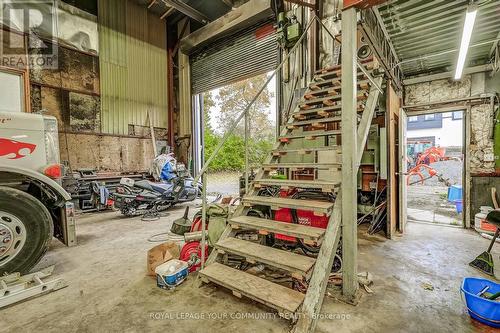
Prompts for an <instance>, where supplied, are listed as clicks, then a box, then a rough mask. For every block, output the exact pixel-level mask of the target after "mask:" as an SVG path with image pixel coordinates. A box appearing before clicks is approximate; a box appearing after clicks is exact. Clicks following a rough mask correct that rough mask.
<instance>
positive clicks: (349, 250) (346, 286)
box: [342, 8, 358, 299]
mask: <svg viewBox="0 0 500 333" xmlns="http://www.w3.org/2000/svg"><path fill="white" fill-rule="evenodd" d="M356 50H357V19H356V9H355V8H349V9H345V10H343V11H342V222H343V223H342V291H343V294H344V296H345V297H347V298H349V299H354V298H355V296H356V293H357V290H358V277H357V265H358V263H357V255H358V248H357V247H358V238H357V237H358V235H357V223H356V222H357V221H356V220H357V172H356V170H357V169H358V162H357V103H356V88H357V82H356V76H357V61H356V60H357V59H356Z"/></svg>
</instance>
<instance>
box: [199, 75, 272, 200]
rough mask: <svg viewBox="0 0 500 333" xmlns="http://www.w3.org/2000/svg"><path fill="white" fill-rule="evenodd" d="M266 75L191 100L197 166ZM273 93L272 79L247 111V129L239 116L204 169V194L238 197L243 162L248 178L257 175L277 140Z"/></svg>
mask: <svg viewBox="0 0 500 333" xmlns="http://www.w3.org/2000/svg"><path fill="white" fill-rule="evenodd" d="M271 74H272V73H271V72H268V73H264V74H261V75H257V76H253V77H251V78H248V79H244V80H240V81H237V82H233V83H230V84H227V85H224V86H222V87H219V88H215V89H212V90H209V91H205V92H202V93H200V94H198V95H196V96H195V104H194V105H195V117H194V120H195V124H194V128H195V131H194V138H195V139H197V140H199V143H198V144H196V146H197V147H198V148H199V149H197V150H195V155H199V157H198V158H199V160H200V161H201V163H200V164H199V167H200V168H201V165H202V164H203V163H204V161H206V160H207V159H208V158H209V157H210V156H212V154H213V153H214V151H215V149H216V147H217V146H218V145H219V144H220V142H221V141H222V140H223V139H224V137H225V135H226V133H228V132H229V131H230V129H231V128H232V127H233V125H234V122H235V119H237V118H238V116H239V115H240V114H241V113H242V112H243V111H244V110H245V109H246V107H247V106H248V104H249V103H250V101H251V100H252V99H253V98H254V97H255V95H256V94H257V93H258V92H259V90H260V89H261V87H262V86H263V85H264V84H265V83H266V82H267V80H268V79H269V76H270V75H271ZM276 90H277V86H276V80H275V79H272V80H271V81H270V82H269V84H267V86H266V87H265V89H264V90H263V91H262V93H261V94H260V96H259V98H257V100H256V101H255V103H253V105H252V107H251V108H250V110H249V113H248V114H249V118H248V120H249V121H248V128H247V130H248V131H247V130H246V128H245V119H244V118H243V119H241V120H240V121H239V122H238V123H237V124H236V127H235V130H234V131H233V132H232V133H231V134H230V135H229V136H227V138H226V139H227V141H226V143H225V144H224V145H223V146H222V147H221V149H220V151H219V153H218V155H217V157H216V158H215V159H214V160H213V161H212V163H211V164H210V166H209V168H208V175H207V182H208V183H207V190H208V192H209V193H214V194H220V195H222V196H235V197H236V196H238V195H239V194H241V193H240V191H241V190H242V188H241V187H242V186H244V178H243V177H244V172H245V165H246V160H247V158H248V165H249V170H250V172H249V177H250V178H251V177H252V175H253V172H252V171H256V170H257V169H258V168H259V167H260V166H261V164H262V163H263V162H264V159H265V158H266V157H267V156H268V155H269V154H270V152H271V149H272V147H273V145H274V143H275V141H276V137H275V134H276V123H277V119H278V113H277V99H276ZM246 148H248V155H247V154H246V153H247V151H246ZM250 180H251V179H250Z"/></svg>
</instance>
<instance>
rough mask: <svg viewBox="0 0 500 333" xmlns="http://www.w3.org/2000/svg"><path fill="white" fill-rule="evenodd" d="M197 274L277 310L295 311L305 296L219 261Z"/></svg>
mask: <svg viewBox="0 0 500 333" xmlns="http://www.w3.org/2000/svg"><path fill="white" fill-rule="evenodd" d="M199 274H200V276H201V277H202V279H203V278H205V279H207V280H209V281H211V282H214V283H216V284H218V285H221V286H223V287H225V288H228V289H231V290H233V291H236V292H238V293H240V294H241V295H244V296H246V297H248V298H250V299H253V300H255V301H257V302H260V303H263V304H265V305H267V306H269V307H271V308H273V309H276V310H278V311H286V312H290V313H294V312H296V311H297V310H298V308H299V307H300V305H301V304H302V302H303V301H304V297H305V295H304V294H302V293H301V292H298V291H296V290H293V289H290V288H287V287H284V286H282V285H279V284H276V283H273V282H270V281H267V280H265V279H262V278H260V277H257V276H255V275H252V274H249V273H245V272H243V271H240V270H238V269H234V268H231V267H228V266H225V265H222V264H220V263H213V264H210V265H208V266H207V267H205V268H204V269H203V270H201V271H200V273H199Z"/></svg>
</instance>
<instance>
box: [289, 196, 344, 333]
mask: <svg viewBox="0 0 500 333" xmlns="http://www.w3.org/2000/svg"><path fill="white" fill-rule="evenodd" d="M341 220H342V193H341V192H340V191H339V193H338V194H337V200H336V202H335V208H334V209H333V213H332V215H331V216H330V221H329V222H328V226H327V228H326V232H325V236H324V239H323V243H322V245H321V249H320V250H319V254H318V258H317V260H316V264H315V265H314V269H313V273H312V276H311V281H309V287H308V288H307V292H306V297H305V298H304V303H303V305H302V308H301V310H300V313H299V314H300V316H299V320H298V322H297V325H295V327H294V329H293V331H292V332H294V333H306V332H307V333H310V332H314V329H315V326H316V320H317V316H318V314H319V312H320V310H321V306H322V305H323V298H324V297H325V291H326V286H327V285H328V278H329V276H330V272H331V269H332V265H333V260H334V258H335V254H336V253H337V248H338V246H339V241H340V225H341Z"/></svg>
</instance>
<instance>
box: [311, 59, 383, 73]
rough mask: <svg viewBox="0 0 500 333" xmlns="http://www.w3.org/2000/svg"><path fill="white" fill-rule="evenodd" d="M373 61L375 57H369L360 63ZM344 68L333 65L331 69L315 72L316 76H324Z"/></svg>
mask: <svg viewBox="0 0 500 333" xmlns="http://www.w3.org/2000/svg"><path fill="white" fill-rule="evenodd" d="M372 61H373V57H369V58H366V59H363V60H361V61H360V63H362V64H366V63H369V62H372ZM341 68H342V65H333V66H331V67H326V68H321V69H318V70H316V71H315V72H314V74H324V73H327V72H332V71H337V70H339V69H341Z"/></svg>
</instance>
